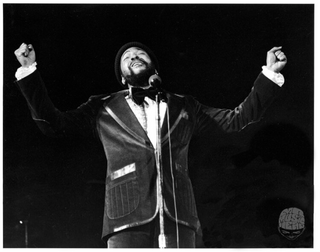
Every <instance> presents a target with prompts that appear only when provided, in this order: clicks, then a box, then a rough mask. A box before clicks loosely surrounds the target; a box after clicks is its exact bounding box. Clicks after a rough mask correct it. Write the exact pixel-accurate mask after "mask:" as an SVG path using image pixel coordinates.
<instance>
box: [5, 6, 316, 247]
mask: <svg viewBox="0 0 320 252" xmlns="http://www.w3.org/2000/svg"><path fill="white" fill-rule="evenodd" d="M3 14H4V15H3V16H4V36H3V38H4V41H3V42H4V52H3V56H4V79H3V84H4V85H3V94H4V97H3V98H4V100H3V108H4V110H3V123H4V124H3V136H4V137H3V139H4V143H3V147H4V151H3V158H4V160H3V223H4V227H3V234H4V237H3V241H4V247H8V248H9V247H15V248H17V247H24V246H25V244H24V225H21V224H19V220H28V235H29V247H34V248H63V247H65V248H96V247H104V243H103V242H102V241H101V240H100V236H101V230H102V215H103V204H104V185H103V183H104V176H105V171H106V161H105V159H104V156H103V152H102V148H101V146H100V145H99V144H94V145H92V147H91V148H88V147H87V145H86V143H85V142H84V140H82V139H76V140H73V141H66V140H61V139H59V140H58V139H50V138H47V137H46V136H44V135H42V134H41V132H40V131H39V130H38V128H37V126H36V125H35V123H34V122H33V121H32V119H31V116H30V112H29V110H28V108H27V105H26V102H25V100H24V98H23V97H22V95H21V93H20V92H19V90H18V88H17V87H16V86H15V84H14V80H15V78H14V74H15V71H16V69H17V68H18V67H19V63H18V62H17V60H16V59H15V56H14V54H13V52H14V50H16V49H17V48H18V47H19V46H20V44H21V43H22V42H25V43H32V44H33V46H34V48H35V51H36V54H37V62H38V69H39V70H40V72H41V74H42V77H43V79H44V80H45V83H46V86H47V88H48V92H49V95H50V97H51V99H52V100H53V102H54V104H55V105H56V107H57V108H59V109H60V110H67V109H73V108H76V107H77V106H79V105H80V104H81V103H83V102H85V101H86V100H87V99H88V97H89V96H90V95H93V94H101V93H110V92H115V91H118V90H119V89H120V88H121V87H120V85H119V84H118V83H117V82H116V79H115V76H114V70H113V68H114V65H113V62H114V58H115V55H116V53H117V50H118V49H119V48H120V47H121V46H122V45H123V44H124V43H126V42H129V41H140V42H142V43H145V44H146V45H148V46H149V47H151V48H152V49H153V51H154V52H155V54H156V55H157V57H158V60H159V62H160V74H161V77H162V79H163V83H164V86H165V88H166V89H167V90H169V91H172V92H176V93H185V94H192V95H194V96H195V97H196V98H197V99H198V100H199V101H200V102H201V103H204V104H207V105H210V106H215V107H226V108H234V107H235V106H237V105H238V104H239V103H240V102H241V101H242V100H243V99H244V98H245V97H246V95H247V94H248V93H249V91H250V89H251V87H252V83H253V81H254V80H255V78H256V77H257V75H258V74H259V72H260V71H261V66H262V65H264V64H265V58H266V53H267V51H268V50H269V49H271V48H272V47H273V46H282V47H283V51H284V52H285V54H286V55H287V57H288V64H287V66H286V67H285V69H284V70H283V71H282V73H283V74H284V76H285V78H286V84H285V85H284V86H283V88H282V92H281V94H280V96H279V97H277V99H276V101H275V102H274V103H273V104H272V105H271V107H270V108H269V110H268V111H267V113H266V114H265V116H264V119H263V120H262V121H261V122H260V123H259V124H256V125H251V126H250V127H247V128H246V129H244V130H243V131H242V132H240V133H239V134H230V135H221V134H219V135H217V134H216V135H215V134H212V135H209V136H206V137H204V138H203V139H194V140H193V142H192V144H191V147H190V175H191V178H192V181H193V185H194V189H195V195H196V199H197V206H198V213H199V217H200V220H201V223H202V228H203V229H202V230H203V237H202V239H199V242H198V245H199V246H202V247H203V246H205V247H223V248H230V247H236V248H240V247H248V248H251V247H280V248H284V247H312V246H313V123H314V121H313V112H314V111H313V102H314V100H313V91H314V87H313V80H314V72H313V70H314V55H313V53H314V6H313V5H311V4H305V5H304V4H298V5H293V4H292V5H288V4H286V5H262V4H255V5H249V4H240V5H231V4H225V5H221V4H210V5H205V4H178V5H169V4H147V5H142V4H135V5H125V4H112V5H111V4H105V5H100V4H92V5H91V4H74V5H66V4H64V5H50V4H41V5H36V4H24V5H18V4H4V5H3ZM288 207H297V208H299V209H301V210H302V211H303V212H304V215H305V226H306V229H305V231H304V232H303V234H302V235H301V236H300V237H298V238H297V239H296V240H293V241H290V240H288V239H286V238H285V237H283V236H281V235H280V234H279V232H278V230H277V228H278V218H279V215H280V213H281V211H282V210H284V209H285V208H288Z"/></svg>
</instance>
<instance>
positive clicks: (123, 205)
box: [106, 178, 139, 219]
mask: <svg viewBox="0 0 320 252" xmlns="http://www.w3.org/2000/svg"><path fill="white" fill-rule="evenodd" d="M106 197H107V214H108V217H109V218H110V219H118V218H121V217H124V216H126V215H128V214H130V213H132V212H133V211H134V210H135V209H136V208H137V207H138V205H139V183H138V181H137V179H136V178H131V179H128V180H125V181H122V182H119V183H116V184H114V185H113V186H111V187H110V188H109V189H108V190H107V193H106Z"/></svg>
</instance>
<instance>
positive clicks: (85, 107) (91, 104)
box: [16, 70, 101, 137]
mask: <svg viewBox="0 0 320 252" xmlns="http://www.w3.org/2000/svg"><path fill="white" fill-rule="evenodd" d="M16 83H17V85H18V87H19V88H20V90H21V92H22V94H23V96H24V97H25V99H26V101H27V104H28V107H29V109H30V111H31V116H32V119H33V120H34V121H35V122H36V124H37V125H38V127H39V128H40V130H41V131H42V132H43V133H44V134H45V135H48V136H52V137H67V136H68V137H70V136H79V135H80V136H85V137H96V130H95V118H96V113H97V107H98V106H97V102H96V100H98V98H97V97H90V99H89V101H88V102H87V103H85V104H82V105H81V106H80V107H78V108H77V109H75V110H70V111H66V112H61V111H59V110H58V109H57V108H56V107H55V106H54V104H53V103H52V101H51V99H50V98H49V96H48V93H47V89H46V88H45V85H44V83H43V80H42V78H41V75H40V73H39V71H38V70H36V71H35V72H34V73H32V74H30V75H29V76H27V77H25V78H23V79H21V80H19V81H17V82H16ZM100 100H101V99H100Z"/></svg>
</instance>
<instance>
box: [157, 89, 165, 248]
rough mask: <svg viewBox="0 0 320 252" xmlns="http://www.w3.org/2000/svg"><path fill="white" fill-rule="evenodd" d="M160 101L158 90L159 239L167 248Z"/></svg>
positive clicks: (162, 245)
mask: <svg viewBox="0 0 320 252" xmlns="http://www.w3.org/2000/svg"><path fill="white" fill-rule="evenodd" d="M160 101H161V91H160V90H159V89H158V90H157V94H156V103H157V114H156V120H157V123H156V130H157V144H156V167H157V173H158V179H157V188H158V190H157V191H158V201H159V224H160V234H159V237H158V242H159V248H166V244H167V237H166V235H165V233H164V199H163V192H162V189H163V167H162V148H161V119H160Z"/></svg>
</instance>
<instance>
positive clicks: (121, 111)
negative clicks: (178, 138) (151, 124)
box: [105, 90, 185, 143]
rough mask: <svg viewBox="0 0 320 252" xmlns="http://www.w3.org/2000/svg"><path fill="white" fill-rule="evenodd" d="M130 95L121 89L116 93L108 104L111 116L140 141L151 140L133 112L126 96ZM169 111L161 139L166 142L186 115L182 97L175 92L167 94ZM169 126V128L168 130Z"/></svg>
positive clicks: (107, 107) (165, 118)
mask: <svg viewBox="0 0 320 252" xmlns="http://www.w3.org/2000/svg"><path fill="white" fill-rule="evenodd" d="M126 95H128V91H127V90H126V91H121V92H119V93H117V94H116V96H115V97H114V99H112V100H111V101H110V102H109V103H108V104H107V105H106V106H105V109H106V110H107V111H108V113H109V114H110V116H111V117H113V119H114V120H116V121H117V123H118V124H119V125H120V126H121V127H122V128H124V129H125V130H126V131H127V132H128V133H129V134H131V135H133V136H134V137H135V138H137V139H139V140H140V141H143V142H146V141H149V138H148V136H147V134H146V132H145V131H144V129H143V128H142V126H141V124H140V123H139V121H138V119H137V118H136V116H135V115H134V113H133V112H132V110H131V108H130V106H129V105H128V102H127V101H126V99H125V97H126ZM167 97H168V102H167V111H166V113H165V117H164V120H163V123H162V127H161V139H162V143H164V142H165V141H166V140H167V139H168V137H169V132H170V134H171V133H172V132H173V131H174V129H175V128H176V126H177V125H178V123H179V122H180V120H181V118H182V117H183V116H184V113H185V110H184V105H183V103H182V99H178V98H177V97H176V96H174V95H173V94H169V93H168V94H167ZM168 112H169V127H168ZM168 128H169V130H168Z"/></svg>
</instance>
